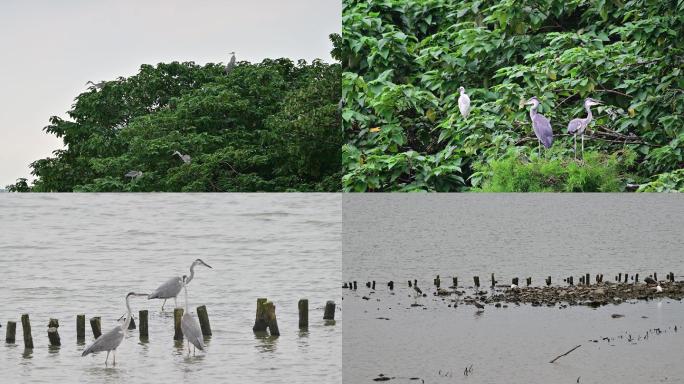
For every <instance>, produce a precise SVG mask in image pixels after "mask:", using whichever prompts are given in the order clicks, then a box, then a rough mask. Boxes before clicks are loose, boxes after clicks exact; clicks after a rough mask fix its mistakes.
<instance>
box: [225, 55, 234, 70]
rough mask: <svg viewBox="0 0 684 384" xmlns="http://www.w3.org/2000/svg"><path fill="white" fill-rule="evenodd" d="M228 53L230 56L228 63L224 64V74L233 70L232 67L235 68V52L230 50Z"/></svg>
mask: <svg viewBox="0 0 684 384" xmlns="http://www.w3.org/2000/svg"><path fill="white" fill-rule="evenodd" d="M230 55H232V56H231V58H230V61H229V62H228V64H226V69H225V71H226V75H227V74H229V73H230V72H231V71H232V70H233V68H235V52H230Z"/></svg>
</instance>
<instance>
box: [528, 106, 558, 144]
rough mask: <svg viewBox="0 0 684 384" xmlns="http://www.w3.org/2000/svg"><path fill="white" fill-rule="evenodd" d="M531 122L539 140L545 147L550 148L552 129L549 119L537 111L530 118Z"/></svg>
mask: <svg viewBox="0 0 684 384" xmlns="http://www.w3.org/2000/svg"><path fill="white" fill-rule="evenodd" d="M532 123H533V125H534V127H533V128H534V133H535V134H536V135H537V138H538V139H539V141H541V143H542V144H543V145H544V147H545V148H551V145H553V129H551V122H550V121H549V119H547V118H546V117H545V116H543V115H541V114H539V113H537V114H536V115H535V116H534V118H533V119H532Z"/></svg>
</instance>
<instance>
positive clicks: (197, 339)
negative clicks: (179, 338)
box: [181, 275, 204, 356]
mask: <svg viewBox="0 0 684 384" xmlns="http://www.w3.org/2000/svg"><path fill="white" fill-rule="evenodd" d="M187 282H188V277H187V276H185V275H183V290H184V291H185V311H184V312H183V317H182V318H181V331H183V336H184V337H185V338H186V339H187V340H188V355H190V344H192V345H193V347H194V349H193V351H192V355H193V356H194V355H195V351H196V350H197V349H198V348H199V350H200V351H203V350H204V336H203V335H202V329H201V328H200V325H199V323H198V322H197V319H195V317H193V316H192V315H191V314H190V311H189V310H188V287H187Z"/></svg>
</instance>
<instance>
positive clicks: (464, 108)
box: [458, 87, 470, 119]
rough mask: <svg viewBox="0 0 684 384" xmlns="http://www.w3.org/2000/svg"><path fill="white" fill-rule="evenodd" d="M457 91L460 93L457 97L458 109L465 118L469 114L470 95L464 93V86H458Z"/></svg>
mask: <svg viewBox="0 0 684 384" xmlns="http://www.w3.org/2000/svg"><path fill="white" fill-rule="evenodd" d="M458 91H459V92H460V93H461V96H459V97H458V109H459V110H460V111H461V115H462V116H463V118H464V119H467V118H468V115H469V114H470V97H469V96H468V95H467V94H466V93H465V88H463V87H458Z"/></svg>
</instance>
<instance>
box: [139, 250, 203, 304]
mask: <svg viewBox="0 0 684 384" xmlns="http://www.w3.org/2000/svg"><path fill="white" fill-rule="evenodd" d="M196 265H202V266H205V267H207V268H211V266H210V265H209V264H207V263H205V262H204V261H202V259H197V260H195V261H193V262H192V264H191V265H190V276H189V277H188V278H187V280H186V281H185V284H189V283H190V281H192V279H193V277H195V266H196ZM181 289H183V278H182V277H179V276H176V277H172V278H170V279H169V280H167V281H166V282H165V283H164V284H162V285H160V286H159V288H157V289H155V290H154V291H152V293H150V294H149V296H147V298H148V299H164V302H163V303H162V312H163V311H164V305H165V304H166V300H167V299H171V298H173V302H174V305H175V307H176V308H177V307H178V301H177V299H176V298H177V296H178V294H179V293H180V291H181Z"/></svg>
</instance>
